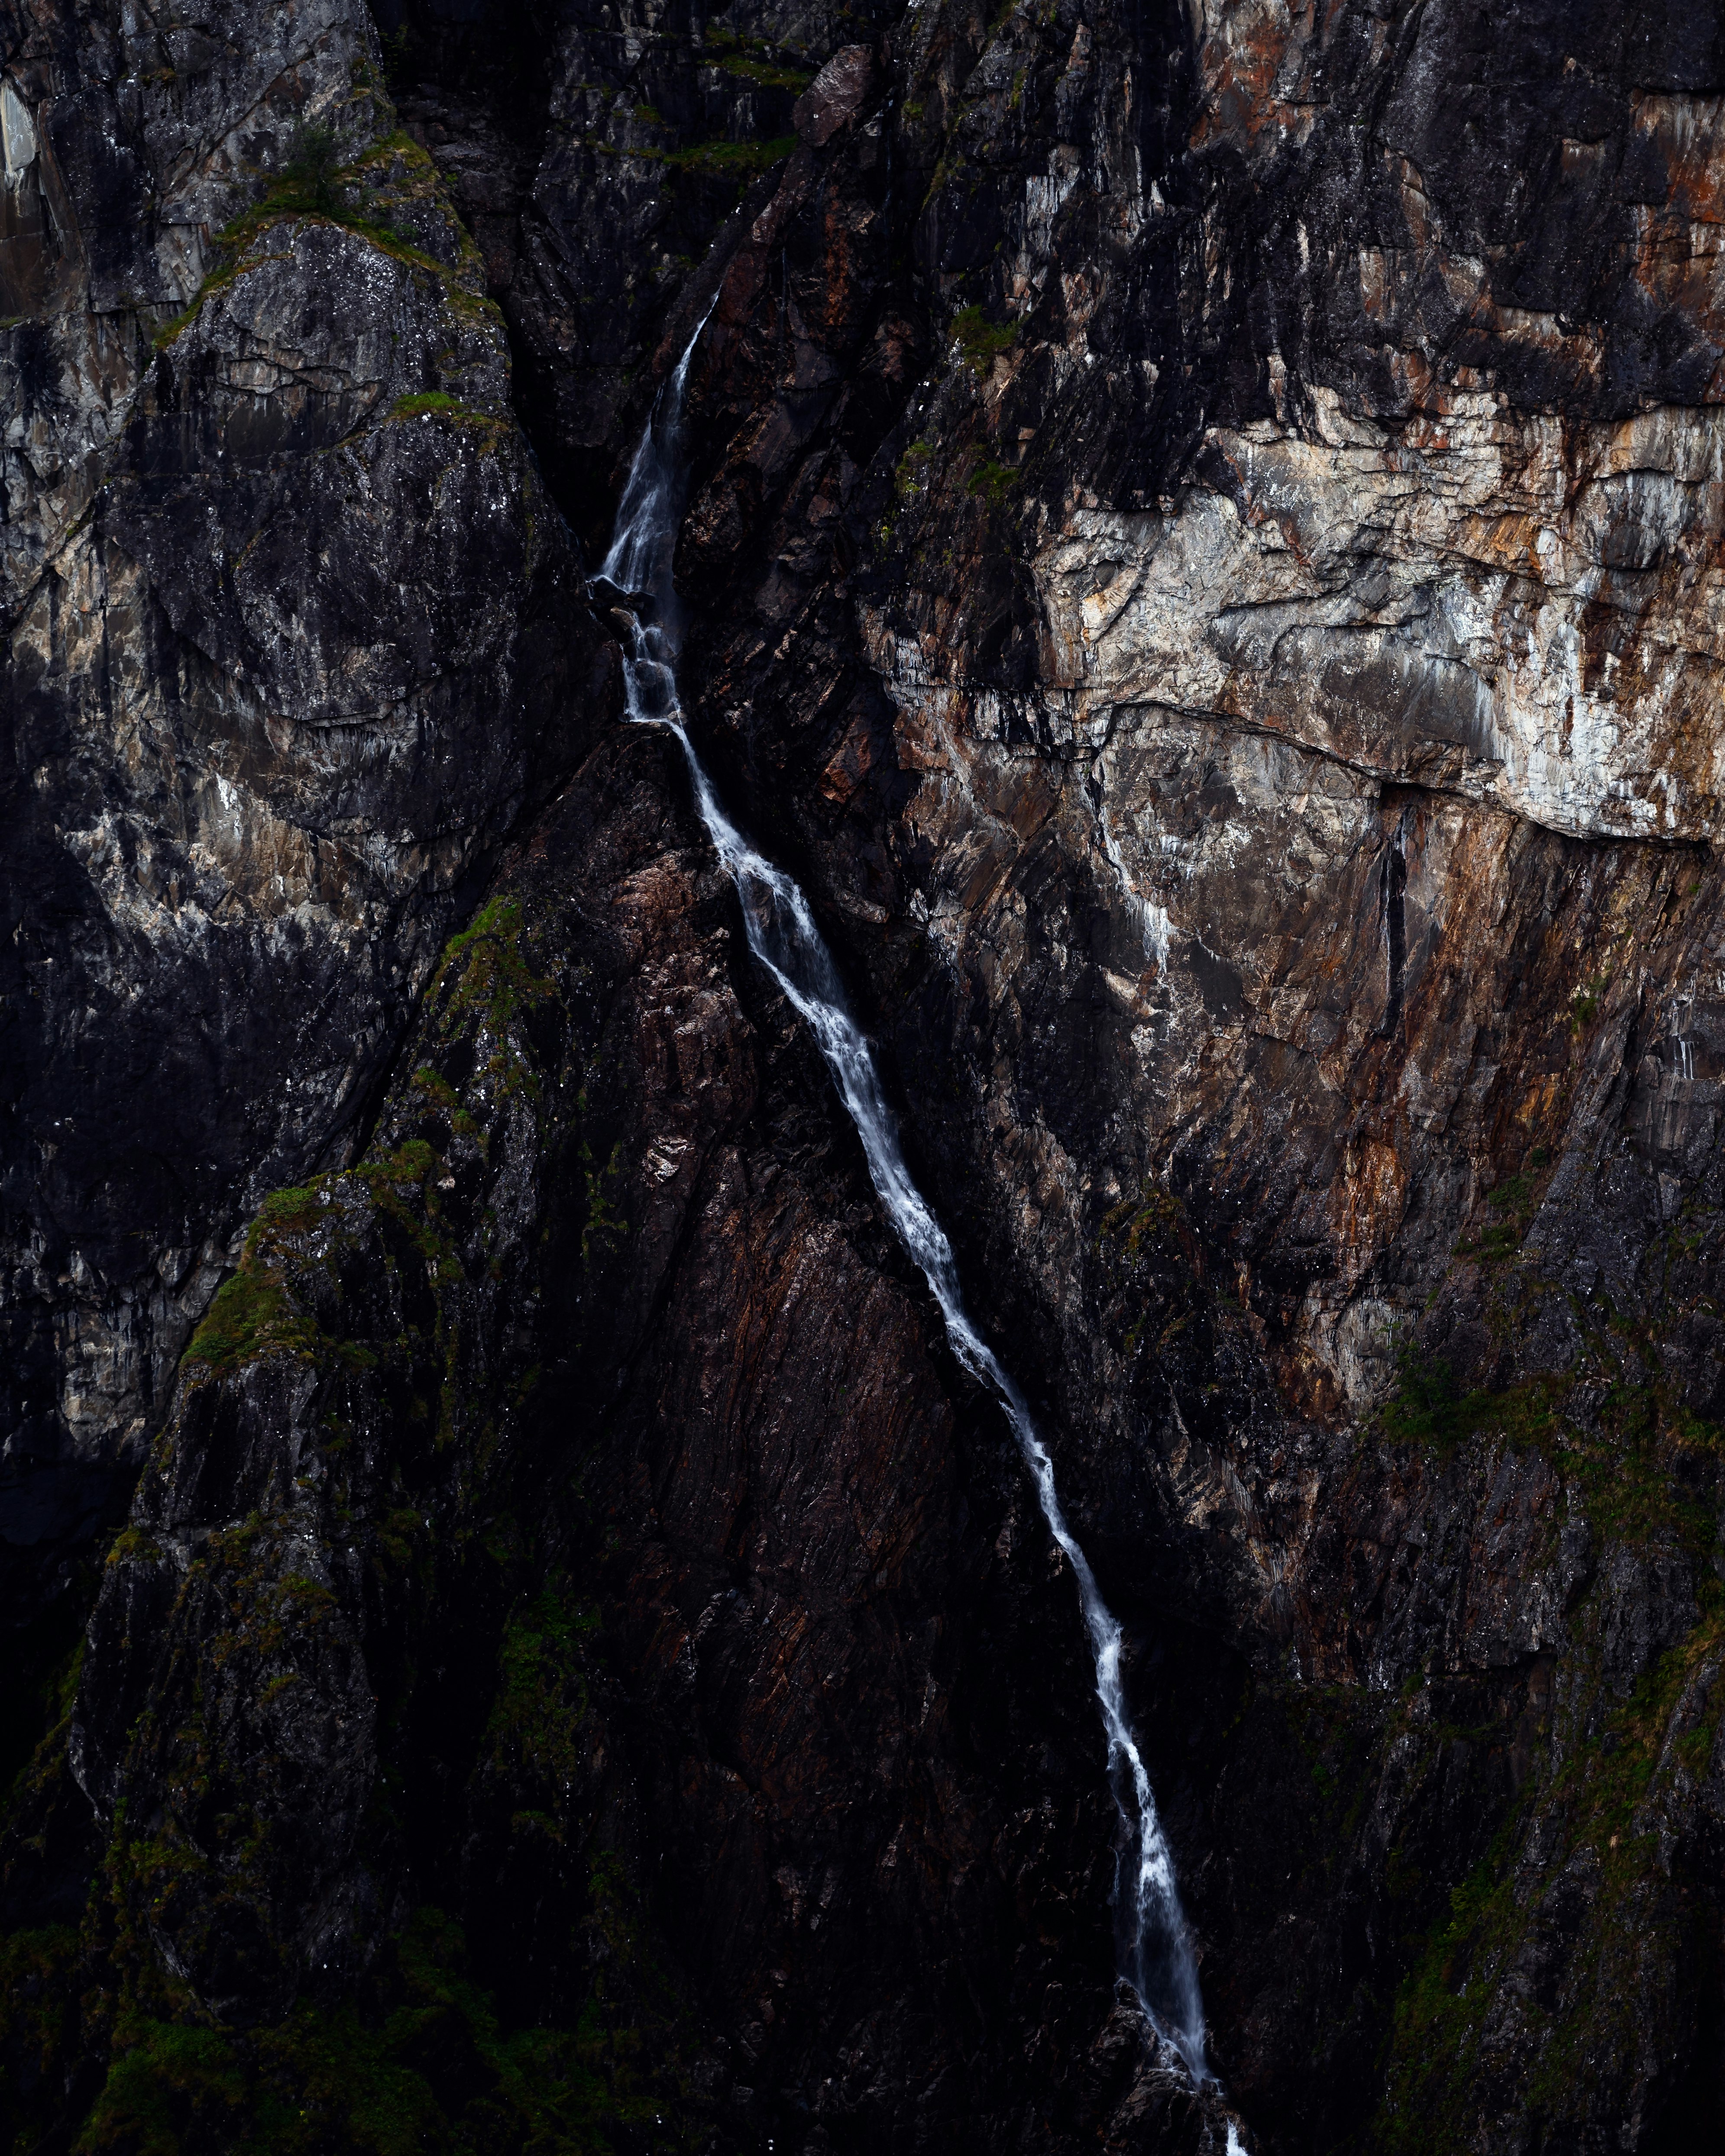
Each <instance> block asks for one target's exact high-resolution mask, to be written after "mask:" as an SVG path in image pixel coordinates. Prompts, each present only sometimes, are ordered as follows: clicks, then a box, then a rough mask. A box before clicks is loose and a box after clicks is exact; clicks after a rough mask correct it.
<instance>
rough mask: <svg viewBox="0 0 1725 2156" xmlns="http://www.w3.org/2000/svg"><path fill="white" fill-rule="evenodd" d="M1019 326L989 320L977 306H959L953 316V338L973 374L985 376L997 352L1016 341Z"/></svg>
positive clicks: (1006, 349)
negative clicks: (1003, 324) (1002, 324)
mask: <svg viewBox="0 0 1725 2156" xmlns="http://www.w3.org/2000/svg"><path fill="white" fill-rule="evenodd" d="M1018 334H1019V333H1018V327H1017V325H1016V324H1015V323H1012V322H1009V323H1007V324H1006V325H1005V326H1004V327H1003V326H1000V325H999V324H998V323H995V322H991V321H989V320H988V316H986V315H985V314H984V313H983V311H982V309H981V308H980V307H976V306H971V307H961V308H960V309H959V310H958V312H957V314H956V315H954V316H953V317H952V341H953V342H954V343H955V344H957V346H958V348H959V351H960V352H962V353H963V357H964V362H965V364H966V365H967V366H968V367H969V368H970V371H971V372H972V373H973V374H975V375H977V376H978V377H983V376H985V375H986V374H987V373H988V370H989V369H990V367H993V364H994V355H995V354H996V353H997V352H1010V351H1011V350H1012V348H1013V346H1014V344H1015V343H1016V342H1017V341H1018Z"/></svg>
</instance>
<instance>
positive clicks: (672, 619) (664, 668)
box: [600, 307, 1240, 2150]
mask: <svg viewBox="0 0 1725 2156" xmlns="http://www.w3.org/2000/svg"><path fill="white" fill-rule="evenodd" d="M710 315H711V307H710V308H709V309H708V311H707V315H704V316H702V318H701V322H700V324H699V326H697V328H696V331H695V333H694V335H693V336H691V338H690V340H689V342H688V344H687V345H686V346H685V348H684V351H683V354H682V357H681V358H680V360H679V361H678V362H677V366H676V369H675V372H674V373H673V374H672V375H671V376H670V379H669V380H668V381H667V382H665V385H664V387H663V388H661V389H660V393H659V396H658V398H657V400H656V401H655V404H654V407H653V409H652V411H651V413H649V416H648V420H647V423H646V425H645V427H644V429H643V430H642V434H641V439H640V442H639V445H638V446H637V448H636V450H635V454H634V461H633V463H632V464H631V465H630V467H629V478H628V480H627V483H626V484H625V485H624V491H623V499H622V500H621V502H620V503H619V506H618V511H617V527H616V531H615V534H614V537H613V539H612V542H611V548H610V552H608V554H607V556H606V557H605V561H604V564H603V569H602V570H601V572H600V574H601V576H602V577H603V579H604V581H605V582H606V583H608V584H610V585H612V586H613V587H614V588H615V589H616V591H617V593H618V595H619V601H620V603H621V605H622V607H623V608H627V610H628V611H629V615H630V619H631V620H632V624H633V626H632V628H631V629H630V633H629V641H628V645H627V647H626V649H625V651H624V685H625V691H626V696H627V700H628V710H629V717H630V718H631V719H632V720H634V721H637V722H638V723H640V724H647V725H656V726H665V727H667V728H668V729H669V730H670V731H671V732H672V733H674V734H675V736H676V737H677V740H678V742H680V744H681V746H682V750H683V754H684V756H685V758H686V759H687V762H688V767H689V776H690V778H691V782H692V783H693V786H694V791H695V803H696V808H698V809H699V811H700V813H701V820H702V821H703V822H704V823H705V824H706V829H707V831H708V834H709V835H710V836H711V839H712V842H713V844H714V846H715V848H716V850H717V853H718V855H719V859H720V860H721V863H722V864H723V865H724V867H725V870H726V872H727V874H728V875H730V876H731V878H732V881H733V882H734V883H735V885H736V886H737V895H738V896H739V898H740V899H741V901H742V917H743V923H744V927H745V929H746V932H747V937H748V942H749V948H750V950H751V951H752V952H753V953H754V955H755V957H757V958H758V959H759V960H760V962H761V963H762V965H763V966H765V967H766V968H767V970H768V973H771V974H772V976H773V978H774V980H776V981H777V982H778V985H779V987H780V988H782V989H783V991H784V993H785V995H786V996H787V997H788V999H789V1001H790V1003H791V1005H792V1007H793V1009H794V1010H795V1011H796V1012H797V1014H798V1016H799V1017H800V1018H801V1019H803V1022H804V1023H805V1024H807V1026H808V1027H809V1030H810V1032H811V1033H812V1034H814V1039H815V1041H816V1043H817V1044H818V1045H819V1049H820V1052H821V1054H822V1055H823V1056H824V1058H825V1060H826V1064H827V1067H828V1069H829V1070H830V1071H831V1073H832V1075H833V1080H834V1084H835V1085H836V1086H837V1087H838V1089H839V1097H840V1098H841V1099H842V1100H843V1101H844V1103H845V1107H846V1108H847V1109H848V1110H849V1111H850V1116H851V1119H852V1121H853V1122H855V1126H856V1129H857V1134H858V1136H859V1137H860V1138H861V1140H862V1144H863V1152H864V1153H865V1157H866V1158H867V1161H868V1166H869V1173H870V1176H871V1177H872V1178H873V1179H874V1183H875V1189H876V1190H877V1191H878V1192H879V1193H880V1199H881V1202H882V1204H884V1205H885V1206H886V1210H887V1212H888V1214H890V1215H891V1220H892V1224H893V1226H894V1227H895V1228H896V1229H897V1231H898V1234H899V1236H900V1238H901V1240H902V1241H903V1243H904V1245H905V1248H906V1250H908V1251H909V1253H910V1255H911V1257H912V1258H913V1259H914V1260H916V1264H917V1265H919V1266H920V1267H921V1269H922V1274H923V1276H924V1278H925V1279H926V1280H927V1282H928V1285H929V1287H930V1288H931V1290H932V1291H933V1295H934V1298H935V1301H937V1303H938V1304H939V1306H940V1311H941V1315H942V1317H943V1318H944V1320H945V1321H946V1328H947V1339H948V1341H949V1342H951V1345H952V1352H953V1353H954V1354H955V1355H956V1356H957V1358H958V1360H959V1361H960V1363H963V1366H964V1367H965V1368H966V1369H967V1370H968V1371H969V1372H970V1373H971V1374H972V1376H973V1377H974V1378H977V1379H978V1382H979V1383H981V1384H983V1386H985V1387H986V1388H987V1389H988V1391H989V1392H990V1393H992V1394H993V1395H994V1397H995V1398H996V1399H998V1400H999V1403H1000V1405H1001V1407H1002V1409H1004V1413H1005V1415H1006V1419H1007V1421H1008V1423H1009V1424H1010V1426H1011V1429H1012V1432H1013V1435H1014V1437H1015V1438H1016V1439H1017V1440H1018V1445H1019V1451H1020V1452H1021V1453H1022V1454H1023V1455H1024V1464H1025V1466H1027V1467H1028V1468H1029V1471H1030V1476H1031V1480H1032V1481H1033V1482H1034V1485H1035V1487H1036V1495H1037V1498H1038V1500H1039V1501H1040V1504H1041V1507H1042V1512H1043V1517H1045V1519H1046V1521H1047V1522H1048V1526H1049V1530H1050V1533H1051V1534H1052V1535H1053V1537H1054V1538H1055V1542H1056V1543H1058V1544H1059V1546H1060V1550H1061V1551H1062V1553H1064V1555H1065V1559H1066V1562H1067V1563H1068V1564H1070V1567H1071V1568H1072V1574H1073V1577H1074V1578H1075V1579H1076V1581H1077V1583H1078V1599H1079V1606H1080V1609H1081V1611H1082V1613H1083V1617H1084V1627H1085V1631H1086V1636H1087V1637H1088V1640H1089V1642H1090V1648H1091V1656H1092V1658H1093V1660H1094V1662H1095V1666H1096V1700H1097V1703H1098V1705H1099V1707H1101V1717H1102V1726H1103V1728H1104V1731H1105V1732H1106V1737H1107V1743H1108V1778H1109V1783H1110V1786H1111V1789H1112V1791H1113V1795H1114V1801H1115V1804H1116V1805H1117V1807H1118V1809H1119V1814H1120V1819H1121V1823H1122V1844H1123V1854H1122V1858H1121V1860H1120V1864H1119V1871H1118V1876H1117V1882H1116V1892H1117V1897H1119V1898H1121V1899H1123V1900H1124V1902H1125V1912H1124V1913H1125V1914H1126V1917H1127V1923H1126V1925H1125V1926H1124V1927H1123V1929H1125V1930H1126V1931H1127V1933H1129V1941H1128V1943H1127V1947H1126V1949H1125V1955H1124V1958H1125V1963H1126V1966H1125V1968H1124V1969H1123V1970H1122V1974H1123V1975H1124V1976H1125V1977H1126V1978H1127V1980H1128V1981H1129V1983H1130V1984H1131V1985H1132V1989H1133V1990H1134V1992H1135V1993H1136V1994H1137V1998H1138V1999H1139V2001H1140V2003H1141V2004H1142V2007H1143V2010H1144V2012H1145V2014H1146V2015H1147V2018H1148V2020H1149V2021H1150V2024H1151V2026H1152V2027H1153V2029H1154V2030H1155V2031H1156V2033H1157V2035H1158V2036H1159V2037H1161V2039H1162V2040H1163V2042H1164V2043H1165V2044H1166V2045H1168V2047H1169V2048H1170V2049H1171V2050H1172V2051H1173V2052H1174V2053H1175V2054H1176V2055H1177V2056H1178V2058H1179V2059H1180V2060H1181V2061H1182V2062H1183V2065H1184V2066H1185V2069H1186V2071H1187V2073H1188V2075H1189V2076H1190V2078H1191V2081H1192V2082H1193V2084H1194V2087H1198V2088H1203V2087H1205V2086H1206V2085H1207V2084H1213V2083H1214V2075H1213V2074H1212V2073H1211V2071H1210V2069H1209V2065H1208V2064H1207V2062H1206V2061H1205V2057H1204V2006H1203V2001H1202V1999H1201V1998H1200V1996H1199V1984H1198V1967H1197V1963H1196V1960H1195V1958H1194V1954H1193V1951H1192V1943H1191V1938H1190V1935H1189V1931H1188V1928H1187V1924H1186V1918H1185V1914H1184V1912H1183V1909H1182V1907H1181V1906H1180V1896H1179V1889H1178V1884H1177V1882H1176V1881H1175V1877H1174V1866H1173V1854H1172V1852H1171V1851H1170V1850H1169V1848H1168V1840H1167V1837H1166V1836H1165V1835H1164V1834H1163V1828H1162V1822H1161V1820H1160V1817H1159V1816H1158V1812H1157V1809H1156V1799H1155V1795H1154V1794H1153V1791H1152V1789H1151V1787H1150V1777H1149V1774H1147V1771H1146V1769H1145V1766H1144V1762H1143V1758H1142V1754H1141V1753H1140V1752H1139V1749H1138V1744H1137V1738H1136V1737H1135V1736H1134V1735H1133V1733H1132V1725H1131V1722H1129V1721H1128V1719H1127V1707H1126V1696H1125V1691H1124V1689H1123V1686H1122V1675H1121V1650H1122V1635H1121V1628H1120V1625H1119V1623H1118V1622H1117V1620H1116V1618H1115V1617H1114V1615H1113V1613H1112V1612H1111V1610H1110V1609H1109V1608H1108V1605H1107V1604H1106V1602H1104V1600H1103V1599H1102V1595H1101V1589H1100V1588H1099V1587H1098V1586H1097V1584H1096V1574H1095V1573H1094V1572H1092V1570H1091V1565H1090V1561H1089V1559H1088V1558H1086V1556H1085V1553H1084V1552H1083V1550H1082V1549H1081V1548H1080V1547H1079V1545H1078V1543H1077V1542H1076V1540H1075V1539H1074V1537H1073V1534H1072V1532H1071V1529H1070V1527H1068V1526H1067V1524H1066V1516H1065V1512H1064V1511H1063V1510H1062V1508H1061V1505H1060V1495H1059V1492H1058V1491H1057V1490H1056V1488H1055V1475H1054V1463H1053V1461H1052V1460H1051V1459H1050V1456H1049V1452H1048V1448H1047V1447H1046V1445H1045V1444H1044V1443H1043V1441H1042V1438H1041V1435H1040V1432H1039V1431H1038V1430H1037V1427H1036V1424H1035V1420H1034V1417H1033V1416H1032V1414H1031V1413H1030V1409H1029V1403H1028V1402H1027V1401H1026V1400H1025V1399H1024V1394H1023V1393H1022V1392H1021V1391H1020V1390H1019V1387H1018V1385H1017V1384H1016V1383H1014V1380H1013V1378H1012V1377H1011V1375H1010V1373H1009V1372H1008V1371H1007V1370H1006V1369H1005V1368H1004V1367H1003V1366H1002V1364H1001V1363H1000V1361H999V1358H998V1357H997V1356H996V1355H995V1353H994V1352H993V1349H992V1348H991V1347H989V1346H988V1343H987V1342H986V1341H985V1340H984V1339H983V1337H982V1335H981V1333H980V1332H978V1330H977V1327H976V1326H975V1324H974V1323H973V1321H972V1319H971V1317H970V1314H969V1312H968V1310H967V1309H966V1307H965V1305H964V1298H963V1294H962V1292H961V1291H960V1288H959V1285H958V1270H957V1261H956V1260H955V1259H954V1257H953V1255H952V1245H951V1243H950V1242H949V1241H948V1240H947V1234H946V1230H945V1229H943V1228H942V1226H941V1224H940V1222H939V1221H938V1220H937V1219H936V1218H935V1216H934V1214H933V1213H932V1211H931V1210H930V1209H929V1206H928V1204H927V1200H926V1199H924V1198H923V1196H922V1192H921V1191H920V1190H918V1189H917V1188H916V1184H915V1183H914V1182H913V1181H912V1180H911V1173H910V1170H909V1168H907V1167H906V1163H905V1158H904V1153H903V1151H902V1148H901V1145H900V1142H899V1136H898V1129H897V1125H896V1120H895V1118H894V1116H893V1114H892V1111H891V1108H890V1106H888V1104H887V1101H886V1094H885V1092H884V1091H883V1090H882V1088H881V1085H880V1075H879V1073H878V1071H877V1070H876V1069H875V1059H874V1055H873V1054H872V1052H871V1050H870V1047H869V1044H868V1042H867V1040H866V1039H865V1037H864V1035H863V1034H862V1031H861V1029H860V1027H859V1026H858V1025H857V1024H856V1022H855V1019H853V1018H852V1016H851V1015H850V1009H849V1008H848V1006H847V1004H846V1001H845V992H844V988H843V984H842V983H841V982H840V980H839V973H838V968H837V967H836V966H835V965H834V962H833V957H832V954H831V952H829V950H828V948H827V946H826V943H825V941H824V938H823V937H822V936H821V933H820V931H819V928H817V927H816V926H815V921H814V914H813V912H812V911H811V910H810V907H809V901H808V900H807V899H806V898H805V897H804V896H803V892H802V891H801V889H800V888H799V887H798V885H797V884H796V883H795V882H794V881H793V879H792V878H791V877H790V876H788V875H786V874H785V872H784V870H783V869H780V868H777V867H775V866H774V865H773V863H772V862H771V861H769V860H767V859H765V857H764V856H763V855H761V854H759V853H757V851H756V850H755V849H754V848H753V847H752V845H750V844H749V843H748V841H747V839H745V838H744V837H743V835H742V833H741V832H740V831H739V830H738V829H737V826H736V825H735V824H733V823H732V820H731V819H730V818H729V817H728V816H727V815H726V813H725V810H724V808H723V807H722V806H721V803H720V801H719V798H718V796H717V794H716V793H715V791H714V789H713V785H712V782H711V779H710V778H708V776H707V773H706V769H705V768H704V767H703V766H702V764H701V759H700V757H698V756H697V755H696V752H695V748H694V745H693V743H692V742H691V741H690V738H689V735H688V731H687V728H686V726H685V723H684V717H683V710H682V706H681V704H680V701H679V699H678V695H677V684H676V661H677V656H678V653H679V649H680V644H681V631H682V611H681V608H680V603H679V601H678V598H677V593H676V589H675V583H674V582H673V577H672V563H673V556H674V553H675V542H676V535H677V530H678V526H679V525H680V521H681V517H682V511H683V497H684V492H685V487H686V484H687V476H686V468H685V463H684V459H683V454H682V431H683V416H684V401H685V390H686V387H687V382H688V374H689V366H690V362H691V359H692V358H693V357H694V354H695V349H696V345H697V344H698V343H699V341H700V339H701V331H703V330H704V329H705V328H706V322H707V318H708V316H710ZM1228 2145H1229V2148H1230V2150H1235V2149H1237V2148H1239V2145H1240V2144H1239V2142H1238V2140H1237V2138H1236V2134H1235V2128H1234V2125H1233V2122H1232V2121H1231V2120H1230V2122H1229V2127H1228Z"/></svg>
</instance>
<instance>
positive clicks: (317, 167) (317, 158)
mask: <svg viewBox="0 0 1725 2156" xmlns="http://www.w3.org/2000/svg"><path fill="white" fill-rule="evenodd" d="M340 171H341V144H340V143H339V142H337V141H336V131H335V129H334V128H333V127H301V128H300V130H299V131H297V133H296V134H295V136H294V140H293V144H292V147H291V148H290V151H289V154H288V160H287V162H286V163H285V165H284V166H283V167H282V168H281V177H280V181H279V182H278V185H279V186H280V188H281V190H282V191H283V193H288V192H290V191H291V193H293V194H294V195H295V196H296V197H297V198H299V201H300V204H301V205H302V206H303V207H304V208H306V209H314V210H316V212H317V213H318V214H319V216H320V217H333V216H334V215H335V214H336V211H337V210H338V209H339V208H340V207H341V203H340V199H339V197H338V194H337V191H336V174H337V173H338V172H340Z"/></svg>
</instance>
